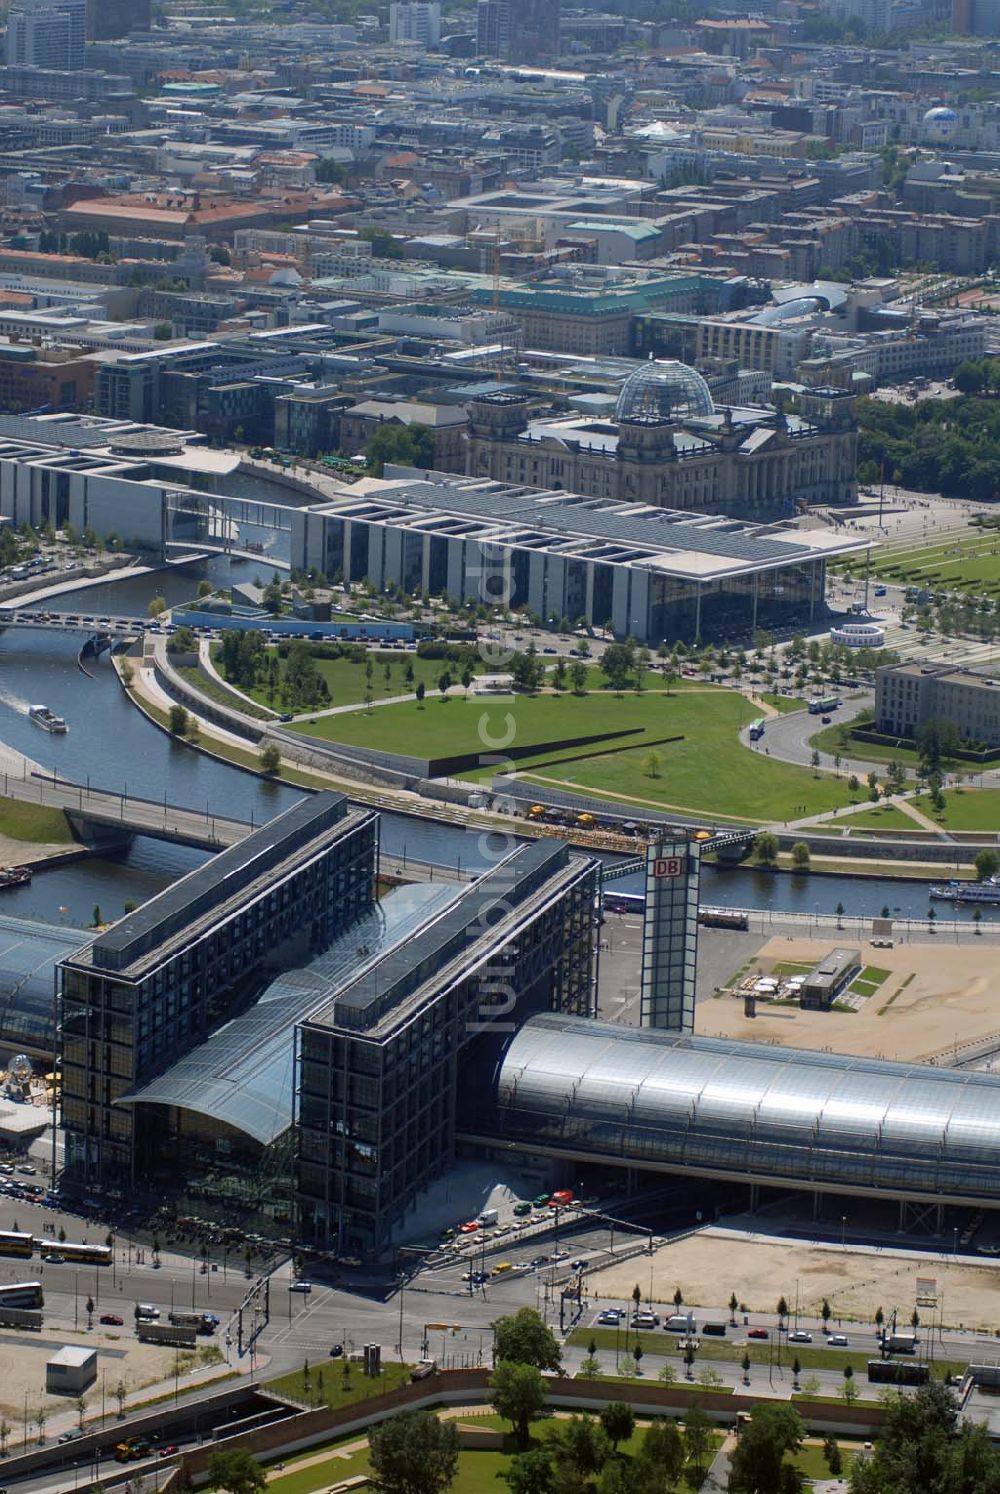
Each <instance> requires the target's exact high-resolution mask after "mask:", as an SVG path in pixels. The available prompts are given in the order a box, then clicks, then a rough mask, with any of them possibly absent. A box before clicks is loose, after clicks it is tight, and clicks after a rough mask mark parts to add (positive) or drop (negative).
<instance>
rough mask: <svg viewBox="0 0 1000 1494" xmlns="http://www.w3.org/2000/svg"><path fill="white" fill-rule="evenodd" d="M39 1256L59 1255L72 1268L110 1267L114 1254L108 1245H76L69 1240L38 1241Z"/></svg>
mask: <svg viewBox="0 0 1000 1494" xmlns="http://www.w3.org/2000/svg"><path fill="white" fill-rule="evenodd" d="M38 1250H39V1253H40V1254H41V1255H61V1256H62V1258H63V1260H64V1261H66V1262H67V1264H69V1265H73V1266H110V1265H111V1257H112V1255H113V1254H114V1251H113V1250H112V1248H111V1246H110V1245H78V1244H74V1243H73V1241H71V1240H39V1242H38Z"/></svg>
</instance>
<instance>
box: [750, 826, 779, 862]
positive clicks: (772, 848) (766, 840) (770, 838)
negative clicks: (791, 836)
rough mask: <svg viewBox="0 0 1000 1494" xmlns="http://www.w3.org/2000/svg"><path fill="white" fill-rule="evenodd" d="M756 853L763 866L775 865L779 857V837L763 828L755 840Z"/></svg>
mask: <svg viewBox="0 0 1000 1494" xmlns="http://www.w3.org/2000/svg"><path fill="white" fill-rule="evenodd" d="M754 854H755V855H756V857H757V861H758V862H759V863H760V865H761V866H773V865H774V864H775V862H776V861H777V859H778V837H777V836H776V835H773V834H772V833H771V831H770V830H762V831H761V833H760V834H759V835H758V836H757V838H756V840H755V842H754Z"/></svg>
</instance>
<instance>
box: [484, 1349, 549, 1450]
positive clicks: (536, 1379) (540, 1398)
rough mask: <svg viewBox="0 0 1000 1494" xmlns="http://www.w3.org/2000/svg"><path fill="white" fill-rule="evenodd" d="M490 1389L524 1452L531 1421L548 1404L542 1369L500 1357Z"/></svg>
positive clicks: (528, 1440)
mask: <svg viewBox="0 0 1000 1494" xmlns="http://www.w3.org/2000/svg"><path fill="white" fill-rule="evenodd" d="M543 1326H544V1325H543ZM490 1389H491V1391H492V1392H493V1395H492V1399H493V1404H494V1406H496V1408H497V1414H498V1415H499V1416H502V1417H503V1419H504V1420H505V1421H509V1422H510V1424H511V1426H512V1427H513V1429H514V1436H515V1438H516V1440H517V1445H518V1447H519V1448H521V1449H522V1451H523V1450H524V1449H526V1448H527V1446H528V1443H529V1442H530V1440H531V1422H532V1420H533V1418H534V1417H536V1416H537V1415H538V1413H539V1412H540V1411H541V1410H542V1408H543V1407H544V1405H545V1381H544V1380H543V1379H542V1375H541V1371H540V1370H539V1369H538V1367H537V1365H534V1364H528V1363H525V1362H524V1361H520V1362H518V1361H514V1360H509V1359H500V1360H498V1362H497V1366H496V1368H495V1369H494V1371H493V1374H492V1375H491V1376H490Z"/></svg>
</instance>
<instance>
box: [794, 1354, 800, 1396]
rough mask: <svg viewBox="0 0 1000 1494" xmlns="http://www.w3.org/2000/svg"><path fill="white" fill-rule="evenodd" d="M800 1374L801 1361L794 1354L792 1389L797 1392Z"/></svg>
mask: <svg viewBox="0 0 1000 1494" xmlns="http://www.w3.org/2000/svg"><path fill="white" fill-rule="evenodd" d="M801 1373H802V1360H801V1359H800V1358H799V1356H798V1355H797V1354H796V1356H795V1358H794V1359H793V1360H792V1389H793V1390H798V1388H799V1376H800V1375H801Z"/></svg>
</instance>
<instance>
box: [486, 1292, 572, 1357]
mask: <svg viewBox="0 0 1000 1494" xmlns="http://www.w3.org/2000/svg"><path fill="white" fill-rule="evenodd" d="M493 1335H494V1337H493V1349H494V1354H495V1357H496V1360H497V1362H499V1361H500V1360H505V1361H507V1362H508V1363H511V1364H531V1365H534V1367H535V1369H539V1370H557V1369H559V1368H560V1366H561V1365H562V1350H561V1349H560V1347H559V1345H558V1343H557V1342H556V1338H555V1335H554V1334H553V1332H552V1330H551V1328H549V1327H548V1326H547V1325H546V1323H545V1322H544V1321H543V1320H542V1318H541V1316H540V1315H539V1314H538V1313H537V1312H536V1311H535V1309H534V1308H533V1307H522V1308H520V1309H519V1310H518V1311H517V1312H516V1313H514V1314H513V1315H512V1316H511V1317H507V1318H497V1320H496V1322H495V1323H494V1324H493Z"/></svg>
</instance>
